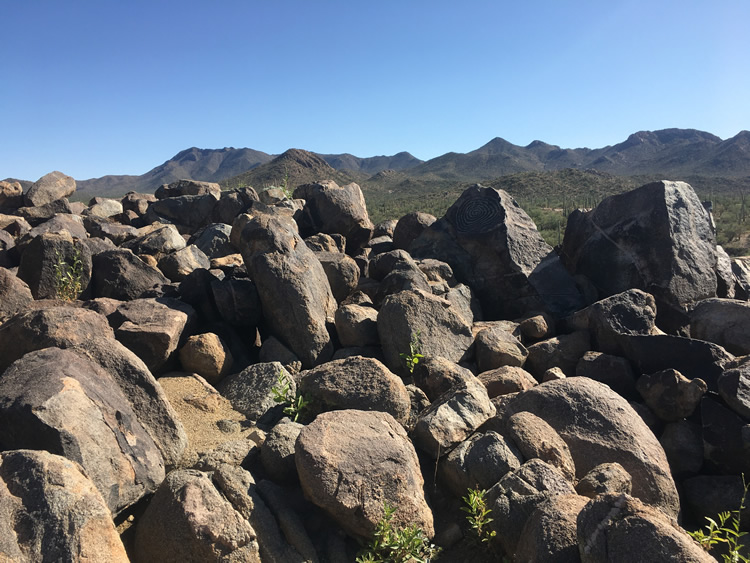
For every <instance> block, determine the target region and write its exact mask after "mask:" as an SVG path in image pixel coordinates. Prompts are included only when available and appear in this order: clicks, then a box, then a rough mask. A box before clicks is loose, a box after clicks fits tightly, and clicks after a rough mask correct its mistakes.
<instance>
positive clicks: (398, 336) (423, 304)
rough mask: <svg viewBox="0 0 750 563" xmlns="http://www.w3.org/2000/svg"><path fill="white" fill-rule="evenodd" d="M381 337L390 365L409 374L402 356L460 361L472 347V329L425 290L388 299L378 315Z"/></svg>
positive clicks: (439, 299)
mask: <svg viewBox="0 0 750 563" xmlns="http://www.w3.org/2000/svg"><path fill="white" fill-rule="evenodd" d="M378 334H379V336H380V344H381V346H382V347H383V354H384V355H385V358H386V364H387V365H388V367H389V368H390V370H391V371H393V372H394V373H397V374H400V375H402V376H405V375H408V373H409V372H408V370H407V367H406V364H405V362H404V359H403V357H402V354H410V353H411V349H410V346H411V344H412V343H413V342H415V341H418V342H417V348H418V352H419V353H421V354H423V355H424V356H426V357H430V356H439V357H441V358H445V359H447V360H450V361H453V362H458V361H459V360H461V358H462V357H463V356H464V354H465V353H466V350H467V349H468V348H469V346H471V343H472V340H473V339H472V335H471V327H470V326H469V324H468V323H467V321H466V319H464V318H463V317H462V316H460V315H459V314H458V313H456V312H455V311H454V310H453V308H452V307H451V305H450V303H449V302H448V301H446V300H445V299H442V298H440V297H436V296H434V295H432V294H431V293H426V292H424V291H402V292H400V293H397V294H395V295H390V296H389V297H387V298H386V299H385V301H384V302H383V304H382V306H381V307H380V311H379V312H378Z"/></svg>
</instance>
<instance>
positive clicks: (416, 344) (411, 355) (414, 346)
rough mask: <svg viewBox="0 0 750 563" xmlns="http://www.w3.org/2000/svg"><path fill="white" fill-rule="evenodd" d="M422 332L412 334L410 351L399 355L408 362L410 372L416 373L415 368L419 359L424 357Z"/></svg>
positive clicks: (407, 367) (407, 366)
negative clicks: (422, 352)
mask: <svg viewBox="0 0 750 563" xmlns="http://www.w3.org/2000/svg"><path fill="white" fill-rule="evenodd" d="M419 336H420V332H419V331H417V333H416V334H412V335H411V342H409V352H402V353H401V354H399V356H400V357H401V358H402V359H403V360H404V362H406V369H408V370H409V373H414V368H415V367H416V366H417V364H418V363H419V360H421V359H423V358H424V355H422V354H421V353H420V352H421V350H422V341H421V340H420V338H419Z"/></svg>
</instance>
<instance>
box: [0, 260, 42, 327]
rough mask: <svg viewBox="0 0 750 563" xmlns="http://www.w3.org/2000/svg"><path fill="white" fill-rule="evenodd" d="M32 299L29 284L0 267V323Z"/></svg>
mask: <svg viewBox="0 0 750 563" xmlns="http://www.w3.org/2000/svg"><path fill="white" fill-rule="evenodd" d="M33 300H34V296H33V295H32V294H31V290H30V289H29V286H28V285H27V284H26V282H24V281H23V280H21V279H19V278H18V277H17V276H14V275H13V274H12V273H11V272H10V271H9V270H7V269H5V268H0V323H2V322H3V321H4V320H5V319H7V318H8V317H11V316H13V315H15V314H16V313H18V312H19V311H21V310H23V309H24V308H25V307H26V306H27V305H28V304H29V303H31V302H32V301H33Z"/></svg>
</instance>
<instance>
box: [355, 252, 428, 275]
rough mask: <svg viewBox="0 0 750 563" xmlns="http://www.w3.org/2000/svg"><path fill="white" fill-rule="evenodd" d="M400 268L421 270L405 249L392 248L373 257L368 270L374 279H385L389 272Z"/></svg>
mask: <svg viewBox="0 0 750 563" xmlns="http://www.w3.org/2000/svg"><path fill="white" fill-rule="evenodd" d="M399 268H409V269H415V270H419V265H418V264H417V263H416V262H415V261H414V258H412V257H411V255H410V254H409V253H408V252H406V251H405V250H391V251H389V252H383V253H381V254H378V255H377V256H375V257H373V258H372V259H371V260H370V264H369V270H368V272H369V275H370V277H371V278H372V279H374V280H377V281H383V279H384V278H385V277H386V276H387V275H388V274H390V273H391V272H392V271H393V270H397V269H399ZM420 271H421V270H420Z"/></svg>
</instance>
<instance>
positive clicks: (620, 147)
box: [78, 129, 750, 196]
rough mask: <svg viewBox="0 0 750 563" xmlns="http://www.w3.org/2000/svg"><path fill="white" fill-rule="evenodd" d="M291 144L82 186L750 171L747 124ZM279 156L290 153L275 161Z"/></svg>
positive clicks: (183, 157)
mask: <svg viewBox="0 0 750 563" xmlns="http://www.w3.org/2000/svg"><path fill="white" fill-rule="evenodd" d="M291 150H293V151H298V152H296V153H291V154H289V153H290V151H287V152H286V153H284V154H282V155H270V154H267V153H264V152H262V151H256V150H253V149H247V148H243V149H235V148H223V149H199V148H195V147H192V148H189V149H186V150H184V151H181V152H180V153H178V154H177V155H175V156H174V157H172V158H171V159H169V160H167V161H166V162H164V163H163V164H161V165H159V166H157V167H156V168H154V169H152V170H150V171H149V172H147V173H145V174H143V175H140V176H104V177H102V178H94V179H90V180H80V181H78V190H79V192H82V195H84V194H85V195H89V194H90V195H92V196H93V195H122V194H124V193H126V192H128V191H142V192H153V191H154V190H155V189H156V188H157V187H159V186H160V185H161V184H165V183H169V182H173V181H175V180H178V179H183V178H190V179H194V180H203V181H211V182H221V183H222V184H223V185H225V186H232V185H239V184H240V183H242V182H249V181H250V180H251V179H252V181H254V182H255V183H256V184H258V182H259V181H260V182H261V183H260V184H258V185H257V187H262V186H263V185H264V184H268V183H274V184H276V183H279V182H281V181H283V180H284V178H285V176H288V178H287V179H288V180H289V185H290V187H294V186H295V185H296V184H294V182H296V181H297V180H298V178H296V177H293V176H295V175H296V176H299V178H300V179H301V178H302V177H304V178H306V179H310V178H313V179H316V180H321V179H326V178H325V177H317V176H316V174H323V175H326V174H327V175H329V176H331V179H334V178H333V173H332V172H331V170H333V171H335V172H336V173H337V174H336V177H337V178H338V180H337V181H344V180H349V181H357V182H361V183H364V184H367V183H368V182H370V183H374V184H376V185H377V186H376V187H383V186H381V184H383V185H385V186H387V187H388V189H393V190H397V189H399V186H400V185H402V184H403V185H405V186H407V187H408V186H410V185H414V184H415V183H416V184H423V183H437V184H440V185H445V184H446V183H455V182H476V181H491V180H494V179H496V178H499V177H502V176H507V175H509V174H516V173H520V172H542V171H554V170H562V169H566V168H572V169H581V170H585V169H594V170H598V171H600V172H606V173H609V174H615V175H621V176H634V175H648V174H658V175H663V176H664V177H665V178H666V177H669V178H673V179H679V178H684V177H688V176H703V177H722V178H742V177H748V176H750V131H741V132H740V133H738V134H737V135H735V136H734V137H732V138H730V139H726V140H722V139H721V138H719V137H717V136H715V135H712V134H711V133H706V132H704V131H698V130H696V129H662V130H658V131H639V132H637V133H633V134H632V135H630V136H629V137H628V138H627V139H626V140H625V141H623V142H621V143H618V144H616V145H612V146H607V147H603V148H598V149H589V148H575V149H565V148H561V147H559V146H557V145H550V144H548V143H545V142H543V141H538V140H537V141H533V142H532V143H530V144H529V145H527V146H525V147H522V146H518V145H514V144H513V143H510V142H508V141H506V140H504V139H502V138H500V137H496V138H494V139H492V140H491V141H489V142H488V143H487V144H485V145H483V146H481V147H479V148H478V149H476V150H474V151H471V152H468V153H456V152H449V153H446V154H444V155H441V156H438V157H437V158H433V159H431V160H428V161H421V160H419V159H418V158H416V157H414V156H413V155H411V154H410V153H408V152H400V153H398V154H395V155H393V156H375V157H368V158H361V157H357V156H354V155H352V154H349V153H344V154H315V153H309V152H307V151H301V150H299V149H291ZM302 153H305V154H306V155H314V156H315V158H316V159H318V160H316V161H315V164H314V165H312V164H311V162H312V161H311V160H310V159H311V158H312V157H307V156H304V155H302ZM290 158H291V160H290ZM277 159H282V160H281V161H280V162H275V161H276V160H277ZM302 161H310V162H308V165H309V166H308V165H304V164H300V162H302ZM295 162H296V164H295ZM323 164H325V165H327V167H328V168H326V166H323ZM298 165H299V166H298ZM285 166H286V171H285V169H284V167H285ZM290 167H291V168H292V169H294V170H296V171H297V172H295V174H294V175H291V174H289V170H290ZM253 171H255V172H254V173H251V172H253ZM303 172H304V173H303ZM305 181H308V180H305ZM363 187H364V186H363Z"/></svg>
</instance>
